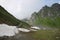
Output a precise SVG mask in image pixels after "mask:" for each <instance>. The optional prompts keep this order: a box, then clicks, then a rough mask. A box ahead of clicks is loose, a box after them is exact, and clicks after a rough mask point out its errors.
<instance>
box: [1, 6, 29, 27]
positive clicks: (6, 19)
mask: <svg viewBox="0 0 60 40" xmlns="http://www.w3.org/2000/svg"><path fill="white" fill-rule="evenodd" d="M1 23H5V24H8V25H13V26H18V27H30V25H29V24H27V23H25V22H23V21H20V20H18V19H17V18H15V17H14V16H13V15H11V14H10V13H9V12H7V11H6V10H5V9H4V8H3V7H2V6H0V24H1Z"/></svg>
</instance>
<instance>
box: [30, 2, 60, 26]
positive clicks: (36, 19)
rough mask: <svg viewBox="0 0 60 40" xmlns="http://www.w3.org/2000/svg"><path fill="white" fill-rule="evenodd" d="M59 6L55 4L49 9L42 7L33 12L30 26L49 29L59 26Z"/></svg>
mask: <svg viewBox="0 0 60 40" xmlns="http://www.w3.org/2000/svg"><path fill="white" fill-rule="evenodd" d="M59 20H60V4H58V3H55V4H53V5H52V6H51V7H49V6H47V5H46V6H44V7H42V9H41V10H40V11H39V12H34V13H33V14H32V16H31V19H30V21H31V22H32V25H44V26H51V27H53V26H54V27H55V26H56V27H59V26H60V21H59Z"/></svg>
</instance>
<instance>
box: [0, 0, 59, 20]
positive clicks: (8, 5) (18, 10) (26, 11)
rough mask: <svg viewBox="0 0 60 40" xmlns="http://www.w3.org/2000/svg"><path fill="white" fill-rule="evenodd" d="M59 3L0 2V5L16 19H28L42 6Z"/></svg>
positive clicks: (35, 0) (37, 0)
mask: <svg viewBox="0 0 60 40" xmlns="http://www.w3.org/2000/svg"><path fill="white" fill-rule="evenodd" d="M53 3H60V0H0V5H1V6H3V7H4V8H5V9H6V10H7V11H8V12H10V13H11V14H12V15H14V16H15V17H16V18H18V19H23V18H29V17H30V16H31V14H32V13H33V12H35V11H36V12H38V11H39V10H40V9H41V8H42V7H43V6H45V5H48V6H51V5H52V4H53Z"/></svg>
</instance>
